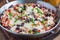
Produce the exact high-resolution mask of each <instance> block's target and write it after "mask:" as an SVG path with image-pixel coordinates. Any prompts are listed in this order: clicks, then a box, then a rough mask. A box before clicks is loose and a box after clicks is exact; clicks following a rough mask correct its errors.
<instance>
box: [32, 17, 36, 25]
mask: <svg viewBox="0 0 60 40" xmlns="http://www.w3.org/2000/svg"><path fill="white" fill-rule="evenodd" d="M31 22H32V23H33V24H34V25H35V26H36V24H35V21H34V18H31Z"/></svg>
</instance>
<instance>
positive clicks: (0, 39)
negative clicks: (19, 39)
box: [0, 0, 60, 40]
mask: <svg viewBox="0 0 60 40" xmlns="http://www.w3.org/2000/svg"><path fill="white" fill-rule="evenodd" d="M1 1H2V2H1ZM9 1H12V0H9ZM4 4H6V0H0V7H2V6H3V5H4ZM2 31H3V30H1V29H0V40H5V39H6V38H7V37H6V35H7V36H8V34H7V33H6V32H5V31H3V32H2ZM10 36H11V35H10ZM8 38H9V40H15V39H13V38H12V36H11V37H9V36H8ZM33 40H34V39H33ZM36 40H37V39H36ZM53 40H60V32H59V33H57V35H56V37H55V38H54V39H53Z"/></svg>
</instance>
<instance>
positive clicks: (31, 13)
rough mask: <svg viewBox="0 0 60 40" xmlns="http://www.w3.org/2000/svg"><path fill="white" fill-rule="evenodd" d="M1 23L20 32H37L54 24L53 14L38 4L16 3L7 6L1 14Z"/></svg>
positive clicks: (45, 29) (41, 31) (13, 30)
mask: <svg viewBox="0 0 60 40" xmlns="http://www.w3.org/2000/svg"><path fill="white" fill-rule="evenodd" d="M1 23H2V24H1V25H2V26H3V27H4V28H6V29H7V30H10V31H12V32H16V33H20V34H39V33H43V32H46V31H48V30H50V29H51V28H53V26H54V25H55V14H54V11H53V10H51V9H47V8H45V7H42V6H41V5H40V4H34V3H29V4H16V5H15V6H13V5H12V6H11V7H9V8H8V9H7V10H5V11H4V12H3V15H2V16H1Z"/></svg>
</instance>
